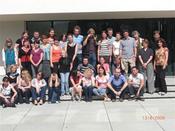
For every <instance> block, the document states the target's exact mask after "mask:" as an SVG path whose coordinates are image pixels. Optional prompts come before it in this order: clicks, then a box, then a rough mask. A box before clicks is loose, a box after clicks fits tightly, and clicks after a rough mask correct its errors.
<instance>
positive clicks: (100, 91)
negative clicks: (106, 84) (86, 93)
mask: <svg viewBox="0 0 175 131" xmlns="http://www.w3.org/2000/svg"><path fill="white" fill-rule="evenodd" d="M93 93H94V94H95V95H97V96H104V95H105V94H106V88H94V89H93Z"/></svg>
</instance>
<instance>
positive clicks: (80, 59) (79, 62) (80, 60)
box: [77, 54, 82, 65]
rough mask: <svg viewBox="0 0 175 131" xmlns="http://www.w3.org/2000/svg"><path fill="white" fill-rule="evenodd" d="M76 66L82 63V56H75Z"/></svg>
mask: <svg viewBox="0 0 175 131" xmlns="http://www.w3.org/2000/svg"><path fill="white" fill-rule="evenodd" d="M77 59H78V61H77V65H79V64H81V63H82V54H77Z"/></svg>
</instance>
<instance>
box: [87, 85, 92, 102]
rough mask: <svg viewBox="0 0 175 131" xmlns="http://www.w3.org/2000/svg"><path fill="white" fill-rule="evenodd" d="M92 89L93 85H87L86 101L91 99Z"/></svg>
mask: <svg viewBox="0 0 175 131" xmlns="http://www.w3.org/2000/svg"><path fill="white" fill-rule="evenodd" d="M92 90H93V87H92V86H89V87H88V101H92Z"/></svg>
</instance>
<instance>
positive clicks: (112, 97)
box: [108, 88, 116, 101]
mask: <svg viewBox="0 0 175 131" xmlns="http://www.w3.org/2000/svg"><path fill="white" fill-rule="evenodd" d="M113 89H115V88H113ZM108 93H109V95H110V97H111V100H112V101H115V100H116V94H115V93H114V92H113V91H112V90H111V89H108Z"/></svg>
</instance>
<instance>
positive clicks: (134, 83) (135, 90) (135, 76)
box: [128, 66, 144, 101]
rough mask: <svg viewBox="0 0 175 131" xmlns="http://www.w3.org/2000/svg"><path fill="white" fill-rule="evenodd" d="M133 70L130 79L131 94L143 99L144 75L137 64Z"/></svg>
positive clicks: (137, 98)
mask: <svg viewBox="0 0 175 131" xmlns="http://www.w3.org/2000/svg"><path fill="white" fill-rule="evenodd" d="M131 72H132V73H131V74H130V76H129V80H128V84H129V91H130V95H131V97H134V98H135V99H136V100H141V101H143V100H144V99H143V98H142V97H143V92H144V91H143V90H144V89H143V88H144V77H143V75H142V74H141V73H138V69H137V67H136V66H134V67H132V68H131Z"/></svg>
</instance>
